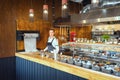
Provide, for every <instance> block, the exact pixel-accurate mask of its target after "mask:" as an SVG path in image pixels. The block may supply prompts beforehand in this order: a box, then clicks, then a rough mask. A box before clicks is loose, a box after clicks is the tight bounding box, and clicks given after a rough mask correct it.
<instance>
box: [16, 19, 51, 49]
mask: <svg viewBox="0 0 120 80" xmlns="http://www.w3.org/2000/svg"><path fill="white" fill-rule="evenodd" d="M50 28H51V23H50V22H48V21H43V20H37V21H36V20H35V21H34V22H30V21H27V20H17V30H33V31H34V30H37V31H40V40H37V48H39V49H44V48H45V47H46V42H47V40H48V39H47V38H48V31H49V29H50ZM23 49H24V41H17V50H23Z"/></svg>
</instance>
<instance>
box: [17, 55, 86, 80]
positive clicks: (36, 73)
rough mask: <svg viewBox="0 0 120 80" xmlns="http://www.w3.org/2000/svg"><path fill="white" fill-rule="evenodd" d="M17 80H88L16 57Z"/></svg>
mask: <svg viewBox="0 0 120 80" xmlns="http://www.w3.org/2000/svg"><path fill="white" fill-rule="evenodd" d="M16 80H86V79H84V78H81V77H78V76H75V75H72V74H69V73H66V72H63V71H60V70H57V69H54V68H51V67H48V66H44V65H41V64H38V63H35V62H32V61H28V60H25V59H22V58H19V57H16Z"/></svg>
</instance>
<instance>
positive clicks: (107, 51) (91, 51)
mask: <svg viewBox="0 0 120 80" xmlns="http://www.w3.org/2000/svg"><path fill="white" fill-rule="evenodd" d="M62 48H64V49H70V50H71V51H72V53H71V54H72V56H66V55H62V56H60V61H61V62H65V63H68V64H73V65H76V66H80V67H84V68H88V69H92V70H95V71H99V72H103V73H107V74H111V75H115V76H120V46H119V45H107V44H97V43H95V44H93V43H92V44H91V43H76V42H68V43H64V44H63V45H62Z"/></svg>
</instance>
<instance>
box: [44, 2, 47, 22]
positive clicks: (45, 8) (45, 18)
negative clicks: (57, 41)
mask: <svg viewBox="0 0 120 80" xmlns="http://www.w3.org/2000/svg"><path fill="white" fill-rule="evenodd" d="M43 19H44V20H48V5H47V4H44V5H43Z"/></svg>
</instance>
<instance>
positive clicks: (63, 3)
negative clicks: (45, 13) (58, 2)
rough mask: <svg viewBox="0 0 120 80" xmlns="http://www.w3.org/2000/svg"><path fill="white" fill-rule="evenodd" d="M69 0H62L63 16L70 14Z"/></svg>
mask: <svg viewBox="0 0 120 80" xmlns="http://www.w3.org/2000/svg"><path fill="white" fill-rule="evenodd" d="M67 1H68V0H62V17H67V16H68V3H67Z"/></svg>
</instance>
